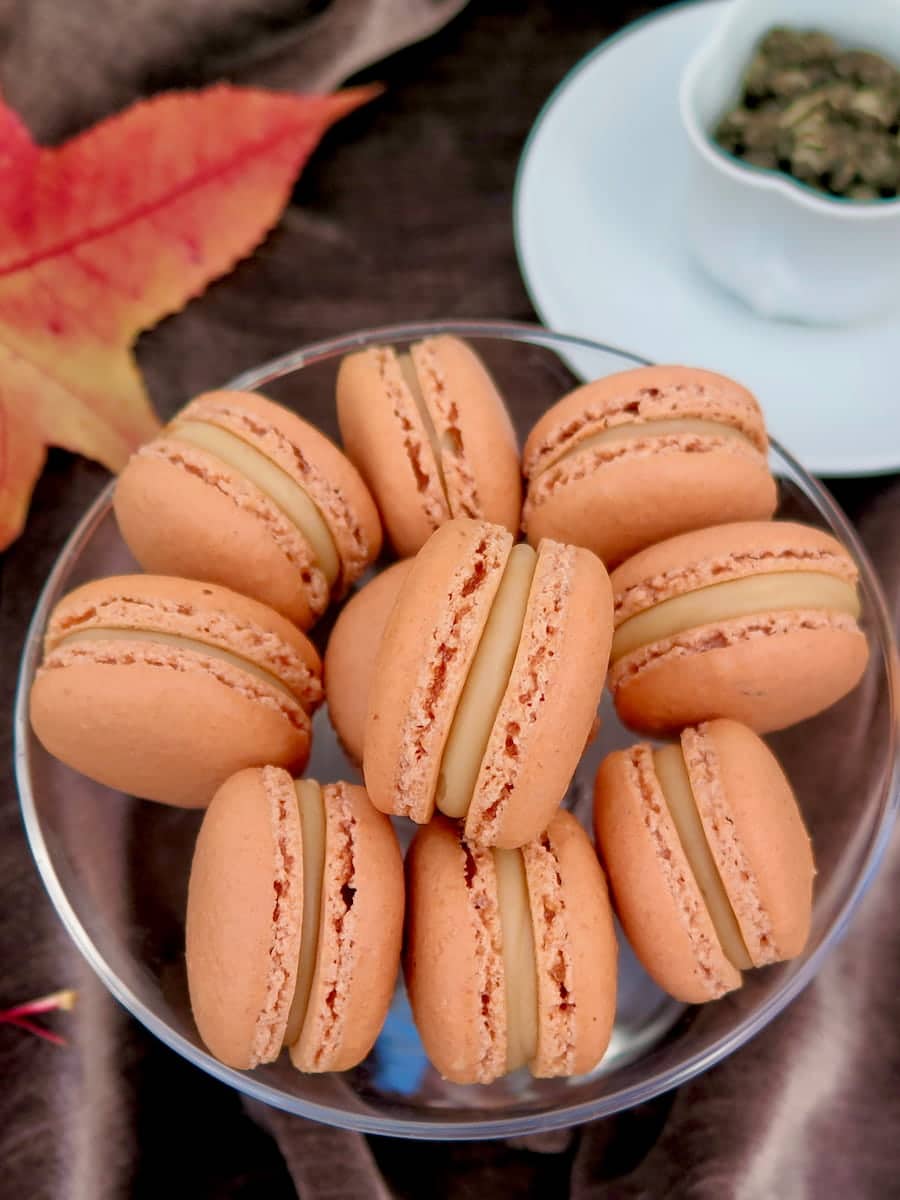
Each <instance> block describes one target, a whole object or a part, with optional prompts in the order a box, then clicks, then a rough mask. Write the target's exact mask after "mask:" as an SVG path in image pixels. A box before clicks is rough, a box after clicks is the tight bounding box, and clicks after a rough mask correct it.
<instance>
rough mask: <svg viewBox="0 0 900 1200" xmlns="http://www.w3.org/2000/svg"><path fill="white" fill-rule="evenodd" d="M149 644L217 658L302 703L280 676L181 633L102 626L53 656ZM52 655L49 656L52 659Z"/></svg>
mask: <svg viewBox="0 0 900 1200" xmlns="http://www.w3.org/2000/svg"><path fill="white" fill-rule="evenodd" d="M136 641H140V642H149V643H150V644H152V645H162V646H171V647H172V648H173V649H175V650H181V651H185V652H187V653H190V654H202V655H204V656H205V657H206V658H215V659H218V660H219V661H220V662H223V663H227V664H228V665H229V666H231V667H237V669H238V670H240V671H246V672H247V674H248V675H253V676H255V677H256V678H257V679H260V680H262V682H263V683H267V684H268V685H269V686H270V687H273V688H275V689H276V690H277V691H279V692H282V693H283V694H284V695H285V696H288V697H289V698H290V699H291V700H293V701H294V702H295V703H298V704H299V703H300V700H299V699H298V697H297V696H296V695H295V694H294V692H292V691H291V689H290V688H289V687H288V686H287V684H285V683H283V682H282V681H281V680H280V679H279V678H278V676H277V675H273V674H272V673H271V671H267V670H266V669H265V667H261V666H259V665H258V664H257V663H254V662H250V660H249V659H246V658H242V657H241V656H240V655H239V654H233V653H232V652H231V651H230V650H225V649H223V647H221V646H216V645H212V644H211V643H209V642H201V641H200V640H199V639H197V638H190V637H184V636H183V635H182V634H179V633H160V632H157V631H156V630H150V629H121V628H116V629H103V628H101V627H98V626H92V627H91V628H90V629H78V630H75V631H74V632H73V633H68V634H66V636H65V637H63V638H60V639H59V641H58V642H57V643H56V644H55V645H54V647H53V651H52V653H53V654H55V653H57V652H58V651H61V650H67V649H69V648H70V647H72V646H76V645H80V644H88V643H96V642H132V643H134V642H136ZM49 658H50V655H48V659H49Z"/></svg>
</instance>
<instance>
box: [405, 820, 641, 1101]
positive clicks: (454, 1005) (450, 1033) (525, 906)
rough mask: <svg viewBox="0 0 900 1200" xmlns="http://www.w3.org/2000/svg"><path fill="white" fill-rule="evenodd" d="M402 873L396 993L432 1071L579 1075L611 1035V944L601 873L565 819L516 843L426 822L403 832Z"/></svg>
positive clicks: (473, 1075)
mask: <svg viewBox="0 0 900 1200" xmlns="http://www.w3.org/2000/svg"><path fill="white" fill-rule="evenodd" d="M406 874H407V889H408V896H409V899H408V905H407V925H406V938H405V950H404V974H405V978H406V988H407V992H408V993H409V999H410V1004H411V1006H412V1011H413V1017H414V1018H415V1021H416V1025H417V1027H418V1030H419V1033H420V1035H421V1038H422V1042H423V1043H424V1046H425V1051H426V1053H427V1054H428V1057H429V1058H430V1059H431V1062H432V1063H433V1064H434V1066H435V1067H436V1068H437V1070H438V1071H439V1072H440V1073H441V1075H443V1076H444V1077H445V1078H446V1079H450V1080H452V1081H454V1082H456V1083H490V1082H491V1081H492V1080H494V1079H497V1078H499V1077H500V1076H502V1075H505V1074H507V1073H508V1072H510V1071H514V1070H516V1069H518V1068H519V1067H527V1068H528V1070H530V1071H531V1073H532V1074H533V1075H536V1076H539V1077H549V1076H566V1075H580V1074H583V1073H585V1072H587V1071H590V1070H592V1069H593V1068H594V1067H595V1066H596V1065H597V1063H598V1062H599V1061H600V1059H601V1057H602V1056H603V1053H604V1051H605V1050H606V1047H607V1045H608V1043H609V1038H610V1033H611V1030H612V1024H613V1018H614V1015H615V1007H616V959H617V953H618V948H617V945H616V935H615V930H614V928H613V921H612V913H611V910H610V905H609V898H608V894H607V889H606V881H605V879H604V877H603V872H602V870H601V869H600V867H599V865H598V863H597V858H596V855H595V854H594V850H593V847H592V846H591V843H590V839H589V838H588V836H587V834H586V833H585V832H584V830H583V829H582V828H581V826H580V825H579V824H578V822H577V820H576V819H575V818H574V817H573V816H572V815H571V813H568V812H559V813H557V814H556V816H555V817H554V818H553V820H552V821H551V822H550V825H549V827H548V828H547V830H546V831H545V832H544V833H543V834H542V835H541V836H540V837H539V838H536V839H535V840H533V841H530V842H528V843H526V844H525V845H524V846H522V847H521V849H518V850H489V849H486V848H484V847H479V846H475V845H472V844H470V843H466V842H465V841H463V840H462V838H461V832H460V829H459V826H457V825H454V824H453V823H451V822H450V821H447V820H446V819H445V818H443V817H439V818H437V819H435V820H434V821H433V822H432V823H431V824H430V825H428V826H426V827H424V828H423V829H420V830H419V831H418V833H417V834H416V836H415V838H414V839H413V843H412V845H411V846H410V849H409V851H408V853H407V858H406Z"/></svg>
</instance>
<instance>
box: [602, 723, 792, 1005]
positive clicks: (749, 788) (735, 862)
mask: <svg viewBox="0 0 900 1200" xmlns="http://www.w3.org/2000/svg"><path fill="white" fill-rule="evenodd" d="M594 820H595V828H596V834H597V848H598V851H599V853H600V856H601V859H602V862H603V864H604V866H605V868H606V871H607V874H608V876H609V883H610V888H611V891H612V894H613V900H614V904H615V907H616V912H617V913H618V916H619V919H620V921H621V922H622V927H623V929H624V930H625V933H626V935H627V936H628V940H629V941H630V942H631V944H632V946H633V947H634V951H635V953H636V954H637V956H638V958H639V959H640V961H641V962H642V964H643V965H644V967H645V968H646V970H647V971H648V972H649V974H650V975H651V976H652V977H653V979H655V980H656V982H657V983H658V984H659V986H660V987H662V988H664V989H665V990H666V991H667V992H669V993H671V995H673V996H675V997H676V998H677V999H679V1000H683V1001H685V1002H686V1003H691V1004H700V1003H703V1002H704V1001H706V1000H714V999H716V998H717V997H718V996H721V995H723V994H724V993H725V992H729V991H731V990H733V989H734V988H737V987H740V985H741V982H742V975H741V973H742V972H743V971H747V970H749V969H750V968H751V967H759V966H765V965H766V964H768V963H774V962H781V961H783V960H785V959H789V958H794V957H795V956H796V955H798V954H800V953H801V952H802V950H803V948H804V946H805V944H806V941H807V938H808V936H809V929H810V922H811V914H812V890H813V878H814V876H815V867H814V864H813V855H812V848H811V846H810V841H809V836H808V835H807V832H806V828H805V826H804V824H803V818H802V816H801V815H800V810H799V809H798V807H797V802H796V800H795V799H794V794H793V792H792V790H791V786H790V784H789V783H788V781H787V779H786V778H785V775H784V772H783V771H782V769H781V767H780V766H779V764H778V762H777V760H776V758H775V756H774V755H773V754H772V752H771V751H770V750H769V749H768V747H767V746H766V744H765V743H764V742H763V741H762V740H761V739H760V738H759V737H758V736H757V735H756V734H755V733H753V731H752V730H750V729H748V728H747V727H746V726H744V725H739V724H738V723H737V722H735V721H727V720H721V721H710V722H706V723H703V724H701V725H698V726H696V727H692V728H689V729H685V730H684V731H683V732H682V734H681V738H680V741H679V742H676V743H674V744H671V745H668V746H664V747H662V748H658V749H653V748H652V747H651V746H649V745H637V746H632V747H631V748H630V749H629V750H617V751H614V752H613V753H612V754H610V755H608V756H607V758H605V759H604V761H603V762H602V763H601V764H600V769H599V771H598V773H597V781H596V788H595V793H594Z"/></svg>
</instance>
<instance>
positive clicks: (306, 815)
mask: <svg viewBox="0 0 900 1200" xmlns="http://www.w3.org/2000/svg"><path fill="white" fill-rule="evenodd" d="M294 789H295V791H296V793H297V808H298V811H299V814H300V849H301V857H302V864H301V872H300V873H301V878H302V880H303V907H302V914H303V915H302V918H301V930H300V954H299V958H298V963H297V983H296V985H295V987H294V998H293V1000H292V1001H291V1008H290V1012H289V1014H288V1020H287V1026H286V1027H285V1031H284V1043H283V1044H284V1045H285V1046H292V1045H293V1044H294V1042H296V1040H297V1038H299V1036H300V1034H301V1032H302V1030H303V1022H304V1020H305V1019H306V1010H307V1008H308V1007H309V995H310V992H311V990H312V982H313V976H314V975H315V971H316V959H317V957H318V951H319V930H320V928H321V924H322V880H323V878H324V875H325V822H326V818H325V802H324V799H323V797H322V789H321V787H320V786H319V784H318V783H316V782H315V781H314V780H312V779H297V780H295V781H294Z"/></svg>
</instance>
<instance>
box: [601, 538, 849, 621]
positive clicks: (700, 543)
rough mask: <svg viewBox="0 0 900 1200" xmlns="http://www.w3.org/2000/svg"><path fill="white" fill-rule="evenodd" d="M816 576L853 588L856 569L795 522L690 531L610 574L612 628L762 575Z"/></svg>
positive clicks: (830, 543)
mask: <svg viewBox="0 0 900 1200" xmlns="http://www.w3.org/2000/svg"><path fill="white" fill-rule="evenodd" d="M783 571H817V572H825V573H827V574H833V575H837V576H839V577H840V578H841V579H846V580H848V582H851V583H853V582H855V581H856V579H857V575H858V572H857V569H856V564H855V563H854V561H853V559H852V558H851V557H850V555H849V554H848V553H847V551H846V550H845V549H844V547H843V546H842V545H841V544H840V542H839V541H838V540H837V539H836V538H834V537H832V536H831V534H829V533H825V532H824V530H821V529H814V528H813V527H812V526H811V525H800V524H798V523H796V522H794V521H740V522H737V523H735V524H731V525H717V526H714V527H713V528H711V529H700V530H695V531H693V532H691V533H684V534H680V535H679V536H678V537H673V538H669V539H668V540H667V541H665V542H660V543H659V544H658V545H656V546H650V547H648V549H646V550H642V551H641V552H640V553H639V554H635V555H634V556H633V557H632V558H629V559H628V560H627V561H626V562H624V563H622V565H621V566H619V567H617V568H616V570H615V571H613V573H612V576H611V579H612V587H613V595H614V598H615V607H616V626H617V627H618V625H619V624H621V623H622V622H623V621H625V620H627V619H628V618H629V617H631V616H635V615H636V614H637V613H638V612H642V611H644V610H645V609H647V608H649V607H651V606H652V605H653V604H658V603H660V602H661V601H663V600H669V599H671V598H672V597H674V596H680V595H683V594H684V593H685V592H688V591H693V590H694V589H696V588H702V587H709V586H710V585H712V584H717V583H725V582H727V581H728V580H730V579H743V578H746V577H747V576H749V575H756V574H759V573H761V572H783Z"/></svg>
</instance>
